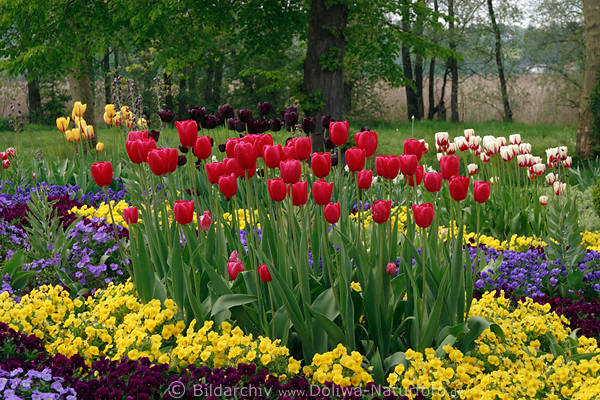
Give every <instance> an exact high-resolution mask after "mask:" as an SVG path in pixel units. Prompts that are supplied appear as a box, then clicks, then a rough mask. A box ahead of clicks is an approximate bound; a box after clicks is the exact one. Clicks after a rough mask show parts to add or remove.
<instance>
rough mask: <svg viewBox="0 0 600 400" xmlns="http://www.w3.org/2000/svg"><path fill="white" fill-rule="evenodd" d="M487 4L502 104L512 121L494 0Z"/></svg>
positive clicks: (489, 0)
mask: <svg viewBox="0 0 600 400" xmlns="http://www.w3.org/2000/svg"><path fill="white" fill-rule="evenodd" d="M487 5H488V11H489V14H490V21H491V22H492V30H493V31H494V38H495V40H496V47H495V49H494V52H495V53H496V65H497V66H498V78H500V93H502V105H503V106H504V120H505V121H512V119H513V116H512V110H511V109H510V102H509V101H508V90H507V88H506V79H505V77H504V64H503V62H502V40H501V39H500V28H498V24H497V23H496V15H495V14H494V5H493V2H492V0H487Z"/></svg>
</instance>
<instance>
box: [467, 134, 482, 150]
mask: <svg viewBox="0 0 600 400" xmlns="http://www.w3.org/2000/svg"><path fill="white" fill-rule="evenodd" d="M468 142H469V149H471V150H473V151H475V152H481V150H480V147H479V144H480V143H481V136H471V137H470V138H469V140H468ZM477 155H479V154H477Z"/></svg>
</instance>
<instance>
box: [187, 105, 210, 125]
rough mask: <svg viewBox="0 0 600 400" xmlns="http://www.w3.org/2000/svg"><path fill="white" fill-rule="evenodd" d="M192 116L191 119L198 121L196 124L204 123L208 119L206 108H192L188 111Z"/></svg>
mask: <svg viewBox="0 0 600 400" xmlns="http://www.w3.org/2000/svg"><path fill="white" fill-rule="evenodd" d="M188 113H189V114H190V118H191V119H193V120H194V121H196V123H200V122H202V120H204V118H205V117H206V108H205V107H192V108H190V109H189V110H188Z"/></svg>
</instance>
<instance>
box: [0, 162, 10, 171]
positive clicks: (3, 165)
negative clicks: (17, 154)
mask: <svg viewBox="0 0 600 400" xmlns="http://www.w3.org/2000/svg"><path fill="white" fill-rule="evenodd" d="M8 167H10V160H2V169H7V168H8Z"/></svg>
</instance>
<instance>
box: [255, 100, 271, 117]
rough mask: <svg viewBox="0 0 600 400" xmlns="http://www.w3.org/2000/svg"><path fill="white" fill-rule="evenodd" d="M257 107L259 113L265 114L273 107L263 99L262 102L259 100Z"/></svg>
mask: <svg viewBox="0 0 600 400" xmlns="http://www.w3.org/2000/svg"><path fill="white" fill-rule="evenodd" d="M257 108H258V113H259V114H260V115H267V114H268V113H270V112H271V109H272V108H273V106H272V105H271V103H269V102H268V101H265V102H264V103H263V102H259V103H258V107H257Z"/></svg>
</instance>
